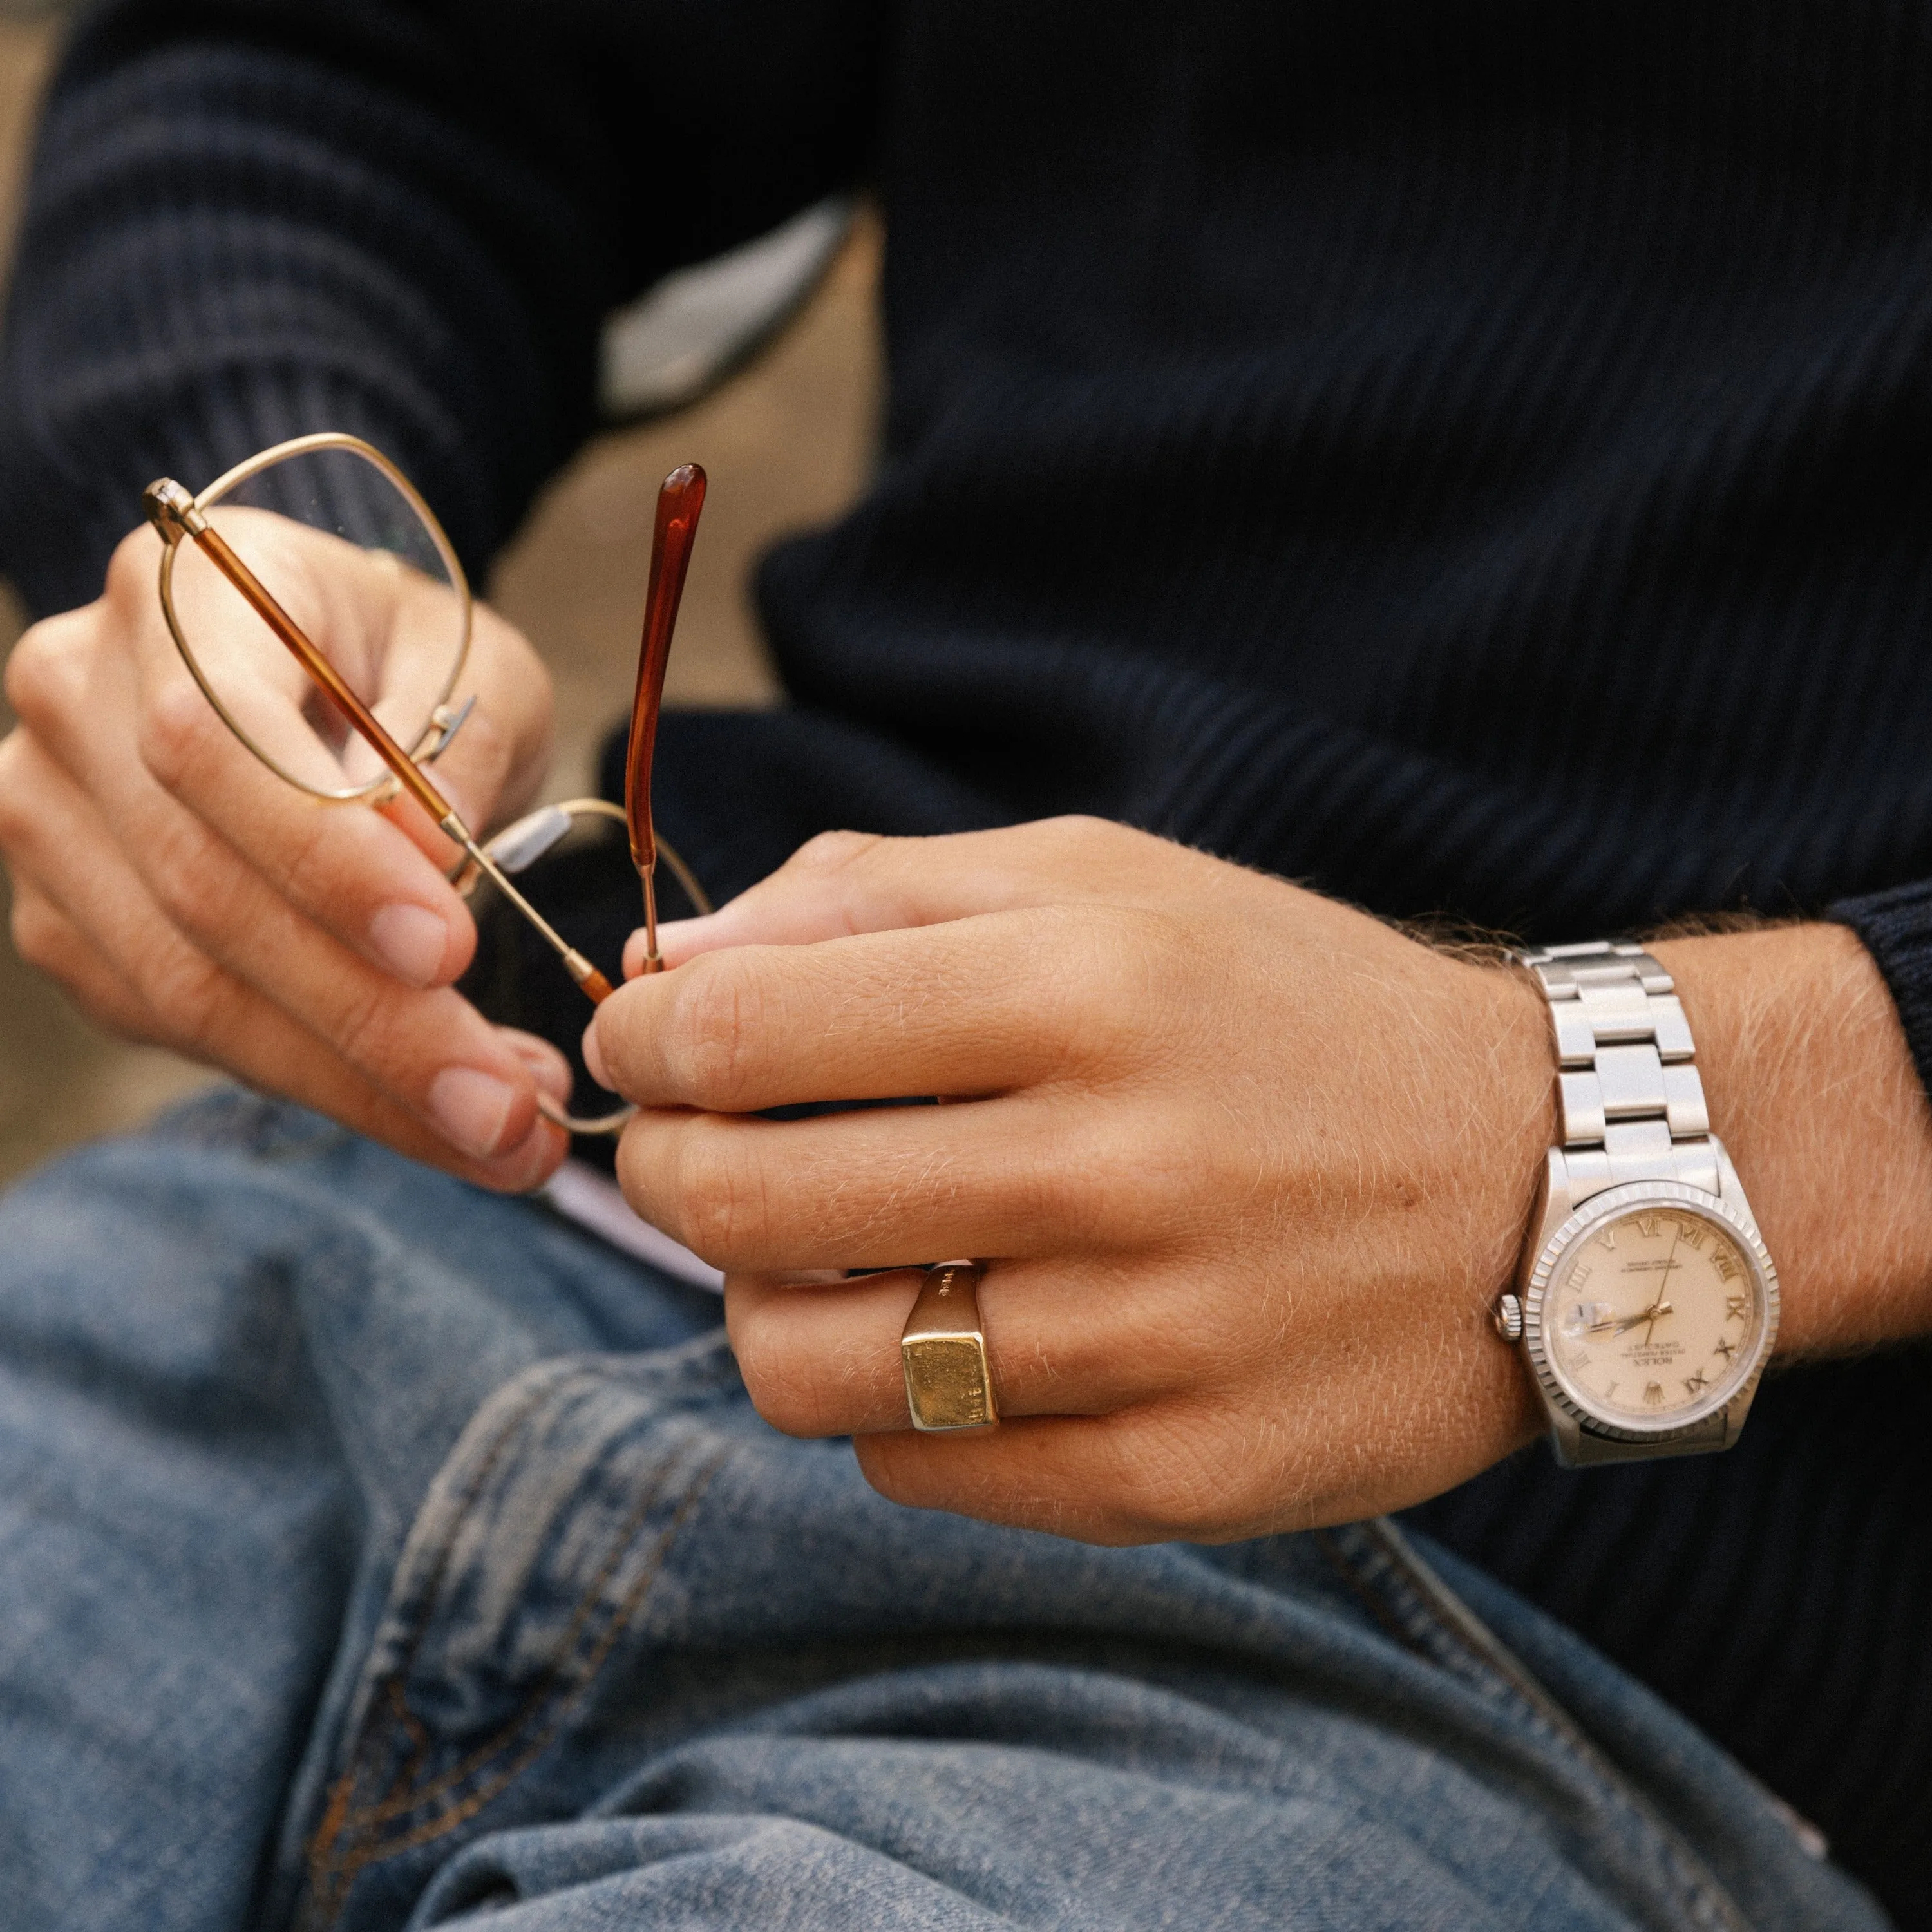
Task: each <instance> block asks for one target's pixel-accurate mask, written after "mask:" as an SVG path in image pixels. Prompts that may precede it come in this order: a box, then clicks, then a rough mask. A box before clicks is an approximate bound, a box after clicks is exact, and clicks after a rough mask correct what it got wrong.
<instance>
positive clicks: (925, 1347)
mask: <svg viewBox="0 0 1932 1932" xmlns="http://www.w3.org/2000/svg"><path fill="white" fill-rule="evenodd" d="M979 1287H980V1265H979V1264H978V1263H977V1262H941V1263H940V1264H939V1265H938V1267H937V1268H928V1269H927V1270H926V1281H925V1283H924V1285H923V1286H922V1287H921V1288H920V1289H919V1299H918V1300H917V1301H915V1302H914V1303H913V1305H912V1313H910V1315H908V1316H907V1317H906V1325H905V1328H904V1330H903V1331H902V1332H901V1334H900V1336H899V1359H900V1361H901V1362H902V1363H903V1364H904V1367H905V1385H906V1406H907V1408H908V1409H910V1410H911V1411H912V1426H913V1428H915V1429H919V1430H942V1429H990V1428H992V1426H993V1424H995V1423H996V1422H998V1421H999V1419H1000V1412H999V1409H998V1407H997V1406H995V1403H994V1401H993V1379H992V1376H991V1375H989V1373H987V1369H986V1335H985V1333H984V1331H983V1330H982V1329H981V1328H980V1295H979Z"/></svg>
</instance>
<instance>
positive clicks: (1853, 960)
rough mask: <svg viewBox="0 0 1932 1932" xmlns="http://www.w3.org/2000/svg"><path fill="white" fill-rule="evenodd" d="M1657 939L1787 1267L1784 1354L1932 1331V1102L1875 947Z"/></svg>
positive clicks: (1821, 930)
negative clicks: (1872, 954) (1881, 972)
mask: <svg viewBox="0 0 1932 1932" xmlns="http://www.w3.org/2000/svg"><path fill="white" fill-rule="evenodd" d="M1651 950H1652V952H1653V953H1655V956H1657V958H1658V959H1659V960H1660V961H1661V962H1662V963H1663V964H1664V966H1665V967H1666V968H1667V969H1668V970H1669V971H1670V974H1671V975H1672V977H1673V978H1674V979H1675V980H1676V983H1677V991H1678V994H1679V998H1681V999H1682V1001H1683V1004H1684V1010H1685V1017H1686V1019H1688V1021H1689V1022H1690V1025H1691V1032H1692V1034H1693V1035H1694V1037H1695V1038H1696V1040H1697V1064H1698V1068H1699V1070H1700V1073H1701V1074H1702V1076H1703V1082H1704V1089H1705V1094H1706V1100H1707V1101H1708V1103H1709V1112H1710V1118H1711V1126H1712V1131H1713V1132H1714V1133H1715V1134H1716V1135H1717V1136H1718V1138H1719V1139H1721V1140H1722V1141H1723V1142H1724V1145H1725V1147H1726V1148H1727V1150H1728V1151H1729V1152H1730V1156H1731V1159H1732V1161H1733V1164H1734V1165H1735V1166H1736V1169H1737V1171H1738V1173H1739V1177H1740V1178H1741V1179H1742V1181H1743V1183H1744V1185H1745V1190H1746V1192H1747V1193H1748V1195H1749V1196H1750V1198H1751V1207H1752V1210H1753V1211H1754V1214H1755V1215H1756V1217H1757V1221H1758V1223H1759V1226H1760V1229H1762V1230H1763V1235H1764V1238H1765V1241H1766V1245H1767V1246H1768V1247H1769V1249H1770V1250H1771V1252H1772V1256H1773V1257H1774V1258H1775V1260H1776V1262H1777V1263H1778V1274H1779V1278H1780V1281H1781V1286H1782V1291H1783V1305H1784V1313H1783V1319H1782V1322H1781V1328H1780V1331H1779V1338H1778V1352H1779V1353H1780V1354H1781V1355H1805V1354H1815V1353H1820V1352H1829V1351H1832V1350H1835V1349H1847V1348H1855V1347H1859V1346H1868V1345H1870V1343H1875V1342H1879V1341H1882V1340H1887V1339H1889V1338H1891V1337H1899V1336H1903V1335H1906V1334H1915V1333H1919V1332H1923V1331H1924V1330H1926V1329H1927V1328H1932V1109H1928V1108H1927V1103H1926V1098H1925V1094H1924V1090H1923V1088H1922V1087H1921V1085H1920V1083H1919V1081H1918V1074H1917V1072H1916V1070H1915V1067H1914V1066H1913V1064H1912V1058H1911V1055H1910V1053H1909V1050H1908V1049H1907V1047H1906V1041H1905V1036H1904V1033H1903V1029H1902V1028H1901V1027H1900V1024H1899V1021H1898V1016H1897V1013H1896V1011H1895V1010H1894V1007H1893V1005H1892V1003H1891V997H1890V995H1889V994H1888V992H1887V990H1886V989H1885V983H1884V981H1883V980H1882V978H1881V977H1880V976H1879V972H1878V969H1877V968H1876V965H1874V964H1873V961H1872V959H1871V957H1870V955H1869V954H1868V953H1867V952H1866V951H1865V950H1864V947H1863V946H1861V944H1859V942H1858V940H1857V938H1855V935H1852V933H1851V932H1849V930H1847V929H1846V928H1844V927H1842V926H1828V925H1823V924H1811V925H1802V926H1779V927H1771V928H1766V929H1764V930H1762V931H1760V932H1746V933H1733V934H1727V935H1722V936H1719V937H1713V938H1695V939H1680V940H1670V941H1660V942H1659V943H1658V944H1656V945H1655V946H1654V947H1652V948H1651Z"/></svg>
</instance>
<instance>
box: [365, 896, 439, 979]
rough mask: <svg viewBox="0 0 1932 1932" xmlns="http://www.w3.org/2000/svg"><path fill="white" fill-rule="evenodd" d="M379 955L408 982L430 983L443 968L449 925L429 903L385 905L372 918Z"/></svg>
mask: <svg viewBox="0 0 1932 1932" xmlns="http://www.w3.org/2000/svg"><path fill="white" fill-rule="evenodd" d="M369 944H370V945H371V947H374V949H375V952H376V956H377V958H378V959H380V960H381V961H382V962H383V965H385V966H386V967H388V968H389V971H391V972H392V973H393V974H395V976H396V977H397V978H398V980H401V981H402V982H403V983H404V985H405V986H428V984H429V983H430V982H431V980H434V978H435V977H437V974H439V973H440V971H442V970H443V954H444V953H446V951H447V950H449V927H448V926H445V925H444V924H443V921H442V920H441V919H439V918H438V917H437V915H436V914H435V913H433V912H431V910H430V909H429V908H428V907H427V906H419V905H388V906H385V907H383V910H381V911H380V912H379V913H377V915H376V916H375V917H374V919H371V921H370V922H369Z"/></svg>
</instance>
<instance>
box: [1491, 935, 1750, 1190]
mask: <svg viewBox="0 0 1932 1932" xmlns="http://www.w3.org/2000/svg"><path fill="white" fill-rule="evenodd" d="M1517 958H1518V959H1520V961H1521V962H1522V963H1523V965H1525V966H1526V967H1527V968H1529V971H1531V972H1532V974H1535V976H1536V979H1537V980H1538V983H1539V984H1540V985H1541V986H1542V988H1543V991H1544V995H1545V997H1546V998H1547V999H1548V1000H1549V1001H1550V1020H1551V1022H1552V1023H1553V1025H1554V1027H1555V1029H1556V1059H1557V1066H1558V1069H1559V1073H1558V1085H1559V1111H1560V1114H1561V1119H1560V1121H1559V1133H1560V1135H1561V1137H1562V1146H1563V1158H1564V1164H1565V1166H1566V1167H1567V1168H1568V1169H1569V1173H1570V1197H1571V1201H1572V1202H1578V1203H1580V1202H1584V1201H1587V1200H1588V1199H1589V1198H1590V1197H1591V1196H1592V1195H1593V1194H1601V1193H1602V1192H1603V1191H1604V1189H1605V1188H1607V1187H1621V1186H1622V1184H1624V1183H1625V1181H1682V1182H1683V1183H1684V1184H1685V1185H1686V1186H1687V1187H1701V1188H1702V1189H1703V1190H1704V1191H1705V1192H1706V1193H1707V1194H1715V1193H1718V1191H1719V1185H1718V1154H1717V1149H1716V1147H1715V1145H1714V1144H1713V1142H1712V1139H1711V1118H1710V1115H1709V1112H1707V1110H1706V1107H1705V1105H1704V1083H1703V1081H1702V1080H1701V1079H1699V1078H1698V1076H1697V1062H1696V1052H1695V1049H1694V1047H1693V1046H1692V1045H1691V1028H1690V1027H1689V1025H1688V1024H1687V1023H1686V1022H1685V1018H1684V1009H1683V1007H1682V1005H1681V1004H1679V1001H1678V998H1677V995H1676V990H1675V983H1674V982H1673V980H1672V979H1671V977H1670V974H1668V973H1667V972H1666V971H1664V968H1663V967H1662V966H1661V965H1660V964H1659V963H1658V962H1657V961H1656V960H1655V959H1652V957H1651V956H1650V955H1649V953H1646V952H1645V950H1643V947H1640V946H1637V945H1635V944H1632V943H1631V941H1628V940H1613V939H1593V940H1591V941H1588V942H1586V944H1583V945H1580V946H1546V947H1539V948H1538V949H1537V950H1535V951H1532V952H1527V953H1519V954H1518V955H1517Z"/></svg>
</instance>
